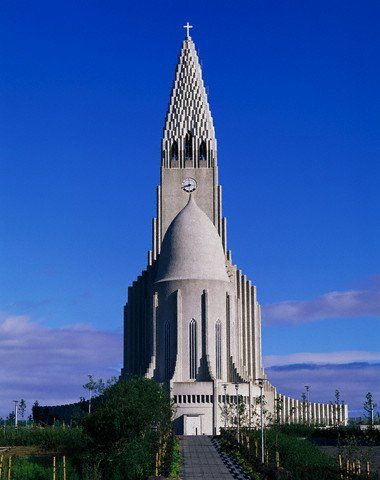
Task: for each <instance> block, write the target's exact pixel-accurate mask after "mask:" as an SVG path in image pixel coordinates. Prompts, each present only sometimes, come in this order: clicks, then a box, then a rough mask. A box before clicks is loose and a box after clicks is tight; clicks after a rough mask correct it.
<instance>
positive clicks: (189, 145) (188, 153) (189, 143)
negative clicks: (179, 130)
mask: <svg viewBox="0 0 380 480" xmlns="http://www.w3.org/2000/svg"><path fill="white" fill-rule="evenodd" d="M192 158H193V136H192V135H191V133H190V132H187V134H186V137H185V160H192Z"/></svg>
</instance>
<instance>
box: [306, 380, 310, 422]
mask: <svg viewBox="0 0 380 480" xmlns="http://www.w3.org/2000/svg"><path fill="white" fill-rule="evenodd" d="M305 389H306V402H307V403H306V408H307V410H306V412H307V415H306V416H307V424H308V425H310V404H309V402H310V393H309V390H310V385H305Z"/></svg>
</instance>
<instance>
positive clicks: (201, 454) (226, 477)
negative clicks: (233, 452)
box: [180, 435, 249, 480]
mask: <svg viewBox="0 0 380 480" xmlns="http://www.w3.org/2000/svg"><path fill="white" fill-rule="evenodd" d="M180 445H181V455H182V467H181V473H180V477H181V479H183V480H201V479H213V478H215V479H219V480H232V479H235V480H249V477H248V476H247V475H245V474H244V472H242V470H241V468H240V467H239V465H238V464H237V463H236V462H235V461H234V460H233V459H232V458H231V457H229V456H228V455H226V454H225V453H224V452H222V451H221V449H220V446H219V444H218V442H217V440H216V439H215V438H212V437H208V436H205V435H202V436H183V437H180Z"/></svg>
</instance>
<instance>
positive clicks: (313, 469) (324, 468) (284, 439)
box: [221, 428, 377, 480]
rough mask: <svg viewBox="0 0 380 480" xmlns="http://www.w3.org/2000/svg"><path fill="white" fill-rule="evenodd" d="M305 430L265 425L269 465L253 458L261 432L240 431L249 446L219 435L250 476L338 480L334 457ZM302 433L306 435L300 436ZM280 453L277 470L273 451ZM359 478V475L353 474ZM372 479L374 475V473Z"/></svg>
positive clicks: (225, 447) (225, 446)
mask: <svg viewBox="0 0 380 480" xmlns="http://www.w3.org/2000/svg"><path fill="white" fill-rule="evenodd" d="M306 433H307V432H306V431H302V432H301V431H300V429H296V431H295V430H294V431H291V430H290V429H278V428H268V429H266V431H265V442H266V443H265V445H266V449H267V450H268V457H269V461H268V465H262V464H261V462H260V460H259V459H258V458H256V453H255V450H256V448H255V441H256V444H257V446H258V450H260V432H258V431H250V432H249V433H248V432H247V433H243V438H244V440H245V439H246V435H247V436H249V439H250V449H248V448H247V447H246V446H244V445H240V446H238V445H237V444H236V441H235V438H234V434H233V433H232V434H231V433H230V432H225V433H223V434H222V441H221V443H222V447H223V448H224V449H225V450H226V451H227V452H228V453H230V454H232V455H233V456H234V457H235V459H236V460H237V462H238V463H239V464H240V465H241V467H242V468H243V470H245V471H246V473H247V474H248V475H250V476H251V478H257V479H259V478H260V479H272V478H276V479H288V478H291V479H292V480H338V479H339V478H340V472H339V470H338V468H337V462H336V460H335V459H333V458H331V457H329V456H328V455H326V454H325V453H324V452H322V451H321V450H320V449H319V448H318V447H317V446H316V445H314V444H313V443H311V442H310V441H309V440H308V439H307V438H305V437H308V436H309V437H310V436H311V433H310V432H309V434H308V435H305V434H306ZM301 435H305V437H301ZM276 452H278V453H279V457H280V467H281V468H280V469H278V468H276V466H275V454H276ZM356 478H359V477H356ZM374 478H377V477H376V476H375V477H374Z"/></svg>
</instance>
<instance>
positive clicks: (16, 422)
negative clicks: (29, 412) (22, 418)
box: [13, 400, 18, 428]
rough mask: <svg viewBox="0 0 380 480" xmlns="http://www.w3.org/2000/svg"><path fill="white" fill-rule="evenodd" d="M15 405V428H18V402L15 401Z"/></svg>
mask: <svg viewBox="0 0 380 480" xmlns="http://www.w3.org/2000/svg"><path fill="white" fill-rule="evenodd" d="M13 402H14V404H15V428H17V425H18V415H17V414H18V400H13Z"/></svg>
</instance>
